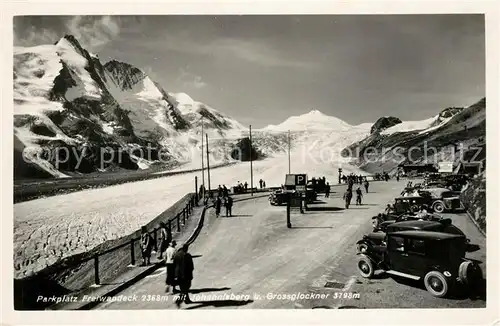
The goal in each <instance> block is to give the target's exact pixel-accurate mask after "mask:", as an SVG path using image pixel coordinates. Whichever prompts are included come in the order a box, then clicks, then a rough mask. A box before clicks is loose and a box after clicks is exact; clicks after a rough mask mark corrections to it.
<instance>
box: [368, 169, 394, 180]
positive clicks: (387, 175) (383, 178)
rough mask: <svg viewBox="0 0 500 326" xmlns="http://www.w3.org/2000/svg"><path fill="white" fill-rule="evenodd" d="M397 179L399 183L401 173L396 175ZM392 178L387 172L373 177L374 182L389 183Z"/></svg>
mask: <svg viewBox="0 0 500 326" xmlns="http://www.w3.org/2000/svg"><path fill="white" fill-rule="evenodd" d="M396 178H397V181H399V173H398V174H396ZM389 179H390V177H389V173H387V172H385V171H384V172H382V173H380V172H378V173H375V175H374V176H373V180H377V181H389Z"/></svg>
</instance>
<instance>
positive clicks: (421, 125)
mask: <svg viewBox="0 0 500 326" xmlns="http://www.w3.org/2000/svg"><path fill="white" fill-rule="evenodd" d="M435 120H436V117H433V118H430V119H426V120H419V121H403V122H401V123H398V124H397V125H395V126H392V127H390V128H387V129H385V130H383V131H382V132H381V134H382V135H391V134H394V133H396V132H408V131H415V130H424V129H427V128H429V127H430V126H431V124H432V123H433V122H434V121H435Z"/></svg>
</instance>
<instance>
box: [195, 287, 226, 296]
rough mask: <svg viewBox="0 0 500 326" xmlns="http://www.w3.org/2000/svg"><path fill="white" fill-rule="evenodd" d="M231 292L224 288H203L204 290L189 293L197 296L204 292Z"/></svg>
mask: <svg viewBox="0 0 500 326" xmlns="http://www.w3.org/2000/svg"><path fill="white" fill-rule="evenodd" d="M226 290H231V288H228V287H223V288H202V289H191V290H189V293H193V294H197V293H203V292H217V291H226Z"/></svg>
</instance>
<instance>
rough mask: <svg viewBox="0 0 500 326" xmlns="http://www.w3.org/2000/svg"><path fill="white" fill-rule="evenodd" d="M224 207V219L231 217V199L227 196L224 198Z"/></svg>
mask: <svg viewBox="0 0 500 326" xmlns="http://www.w3.org/2000/svg"><path fill="white" fill-rule="evenodd" d="M225 206H226V217H229V216H233V212H232V209H233V198H231V197H229V196H227V197H226V202H225Z"/></svg>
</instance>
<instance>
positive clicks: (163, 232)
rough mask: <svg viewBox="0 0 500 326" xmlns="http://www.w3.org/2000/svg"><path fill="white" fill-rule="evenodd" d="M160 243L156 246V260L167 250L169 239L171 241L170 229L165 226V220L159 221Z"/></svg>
mask: <svg viewBox="0 0 500 326" xmlns="http://www.w3.org/2000/svg"><path fill="white" fill-rule="evenodd" d="M159 241H160V245H159V246H158V260H161V259H162V258H163V253H164V252H165V250H167V248H168V246H169V243H170V241H172V230H170V228H167V224H166V223H165V222H161V223H160V239H159Z"/></svg>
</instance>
